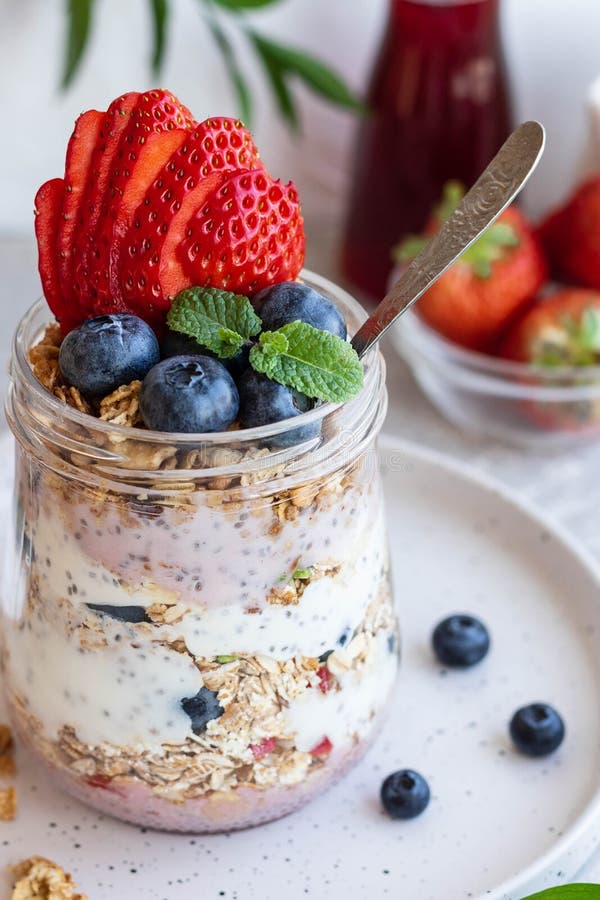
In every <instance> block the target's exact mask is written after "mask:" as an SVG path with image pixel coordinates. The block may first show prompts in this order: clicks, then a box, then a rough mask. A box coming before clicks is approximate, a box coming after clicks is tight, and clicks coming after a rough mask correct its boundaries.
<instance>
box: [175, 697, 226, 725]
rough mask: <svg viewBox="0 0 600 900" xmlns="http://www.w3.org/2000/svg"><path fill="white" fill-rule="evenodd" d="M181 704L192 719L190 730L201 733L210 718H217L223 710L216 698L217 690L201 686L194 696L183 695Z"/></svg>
mask: <svg viewBox="0 0 600 900" xmlns="http://www.w3.org/2000/svg"><path fill="white" fill-rule="evenodd" d="M181 706H182V708H183V711H184V713H186V714H187V715H188V716H189V717H190V719H191V720H192V731H193V732H194V734H201V733H202V732H203V731H206V726H207V725H208V723H209V722H210V721H212V719H218V718H219V716H222V715H223V713H224V712H225V710H224V709H223V707H222V706H221V704H220V703H219V701H218V700H217V691H209V689H208V688H207V687H201V688H200V690H199V691H198V693H197V694H196V696H195V697H184V698H183V700H182V701H181Z"/></svg>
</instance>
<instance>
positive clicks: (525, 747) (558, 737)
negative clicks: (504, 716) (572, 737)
mask: <svg viewBox="0 0 600 900" xmlns="http://www.w3.org/2000/svg"><path fill="white" fill-rule="evenodd" d="M510 736H511V738H512V739H513V742H514V744H515V746H516V748H517V749H518V750H520V751H521V753H525V754H526V755H527V756H547V755H548V754H549V753H553V752H554V751H555V750H556V749H557V748H558V747H560V745H561V744H562V742H563V739H564V736H565V723H564V722H563V720H562V718H561V717H560V715H559V714H558V713H557V712H556V710H555V709H554V708H553V707H552V706H550V705H549V704H548V703H530V704H529V706H522V707H521V709H518V710H517V711H516V713H515V714H514V716H513V717H512V719H511V720H510Z"/></svg>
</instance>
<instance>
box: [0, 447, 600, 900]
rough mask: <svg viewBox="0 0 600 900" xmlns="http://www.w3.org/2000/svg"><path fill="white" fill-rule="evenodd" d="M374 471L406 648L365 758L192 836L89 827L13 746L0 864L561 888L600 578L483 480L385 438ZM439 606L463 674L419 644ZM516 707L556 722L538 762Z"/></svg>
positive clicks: (103, 822)
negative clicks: (459, 615) (390, 805)
mask: <svg viewBox="0 0 600 900" xmlns="http://www.w3.org/2000/svg"><path fill="white" fill-rule="evenodd" d="M0 453H1V455H2V459H3V460H5V459H6V457H7V455H8V453H9V450H8V445H7V443H6V439H3V440H2V441H0ZM380 458H381V465H382V470H383V477H384V481H385V494H386V500H387V505H388V519H389V527H390V537H391V544H392V557H393V565H394V573H395V581H396V590H397V597H398V605H399V608H400V615H401V622H402V627H403V648H404V652H403V666H402V672H401V677H400V680H399V682H398V689H397V693H396V698H395V701H394V704H393V706H391V708H390V714H389V721H388V723H387V725H386V728H385V730H384V733H383V735H382V736H381V738H380V740H379V741H378V743H377V745H376V746H375V748H374V749H373V750H371V752H370V753H369V754H368V756H367V757H366V759H365V760H364V762H363V763H362V764H361V765H360V766H359V767H358V768H357V769H356V770H355V771H354V772H353V773H352V774H351V775H350V776H349V777H348V778H346V780H345V781H343V782H342V783H341V784H339V785H338V786H337V787H335V788H333V789H332V790H331V791H330V792H329V793H327V794H326V795H324V796H323V797H322V798H320V799H319V800H318V801H316V802H315V803H313V804H312V805H311V806H310V807H308V808H306V809H305V810H302V811H301V812H299V813H296V814H295V815H292V816H290V817H288V818H286V819H283V820H281V821H279V822H275V823H273V824H271V825H266V826H263V827H261V828H258V829H255V830H251V831H246V832H240V833H235V834H231V835H216V836H211V837H208V838H202V837H193V836H185V835H177V836H174V835H168V834H158V833H153V832H144V831H142V830H140V829H138V828H135V827H132V826H128V825H123V824H120V823H119V822H117V821H114V820H112V819H108V818H106V817H103V816H100V815H97V814H95V813H94V812H92V811H90V810H88V809H86V808H85V807H83V806H81V805H80V804H79V803H77V802H75V801H72V800H70V799H69V798H67V797H65V796H63V795H62V794H60V793H59V792H57V791H56V790H54V789H53V788H52V787H51V786H50V785H49V784H48V783H47V782H46V781H45V780H44V778H43V777H42V776H41V774H40V773H38V772H36V770H35V768H34V766H33V764H32V763H31V762H30V760H29V759H28V758H27V756H26V754H25V752H24V751H20V752H19V755H18V765H19V775H18V778H17V780H16V781H17V791H18V801H19V813H18V817H17V819H16V821H14V822H13V823H0V867H2V868H4V866H5V865H6V864H8V863H11V862H15V861H17V860H19V859H22V858H24V857H27V856H29V855H31V854H41V855H44V856H49V857H51V858H54V859H56V860H57V861H58V862H60V863H61V864H62V865H63V866H65V867H66V868H67V869H68V870H69V871H71V872H72V873H73V875H74V877H75V879H76V881H77V883H78V885H79V886H80V888H81V889H82V890H85V891H86V893H87V894H88V896H89V898H90V900H109V898H110V900H114V898H115V897H118V898H119V900H121V898H127V900H138V898H145V900H199V898H202V900H213V898H215V900H216V898H221V897H224V898H228V900H236V898H237V900H254V898H260V900H275V898H277V900H279V898H281V897H285V900H300V898H303V900H304V898H306V897H307V896H308V897H314V898H318V900H322V898H323V897H328V898H330V900H337V898H340V900H341V898H344V900H346V898H348V897H352V898H359V900H362V898H365V900H366V898H372V897H377V898H379V897H384V896H388V895H389V896H390V897H395V898H402V900H415V898H419V900H440V898H443V900H463V898H477V900H484V898H486V900H490V898H492V900H518V898H520V897H522V896H524V895H525V894H527V893H529V892H531V891H533V890H536V889H540V888H541V887H543V886H545V885H549V884H557V883H559V882H563V881H568V880H571V879H572V878H573V877H574V875H575V873H576V872H577V870H578V869H579V868H580V866H581V865H582V864H583V862H584V861H585V860H586V859H587V858H588V857H589V855H590V854H591V853H592V851H593V849H594V847H595V846H596V844H597V843H598V841H599V839H600V796H599V791H600V602H599V601H600V576H599V574H598V572H597V571H595V570H594V567H593V564H592V563H591V561H590V560H588V559H586V558H585V556H584V555H583V554H582V552H581V551H580V550H578V548H577V547H576V546H575V545H574V544H573V543H572V542H571V541H570V539H569V538H568V537H567V536H566V535H565V534H563V533H562V532H561V531H560V530H559V529H557V528H555V527H550V526H548V525H547V524H544V522H543V519H542V518H541V516H540V515H539V514H536V513H534V512H532V511H531V510H528V509H526V508H525V507H523V506H522V505H520V504H519V503H518V502H516V501H515V500H514V498H513V497H512V496H511V495H510V494H507V493H506V492H505V491H504V490H503V489H502V488H500V487H499V486H498V485H497V484H494V483H489V482H483V481H481V480H480V479H479V478H474V477H473V476H472V475H471V474H469V473H468V472H467V471H466V470H462V469H461V468H460V467H459V466H457V465H455V464H453V463H450V462H448V461H447V460H446V459H444V458H442V457H438V456H435V455H434V454H431V453H429V452H424V451H422V450H420V449H418V448H416V447H414V446H410V445H408V444H400V443H397V442H393V441H390V440H384V441H382V442H381V446H380ZM2 469H3V472H4V473H5V474H4V475H2V476H1V477H2V478H3V479H4V481H3V482H0V503H2V504H4V507H3V510H2V516H1V518H2V520H6V517H7V512H6V510H7V504H8V494H9V492H10V483H9V481H8V477H9V476H8V475H7V474H6V473H7V471H8V468H6V467H5V466H3V467H2ZM456 611H471V612H474V613H476V614H478V615H480V616H481V617H482V618H484V619H485V621H486V622H487V623H488V625H489V627H490V630H491V634H492V640H493V646H492V651H491V653H490V655H489V657H488V658H487V659H486V660H485V661H484V662H483V663H482V664H481V665H480V666H478V667H477V668H475V669H473V670H471V671H467V672H446V671H444V670H442V669H441V668H440V667H439V666H438V665H436V663H435V662H434V661H433V659H432V656H431V653H430V650H429V635H430V632H431V629H432V626H433V625H434V624H435V622H436V621H437V620H438V619H439V618H441V617H442V616H444V615H445V614H447V613H450V612H456ZM534 700H547V701H550V702H552V703H553V704H555V705H556V706H557V707H558V708H559V709H560V710H561V712H562V713H563V715H564V717H565V720H566V723H567V739H566V741H565V743H564V745H563V747H562V748H561V749H560V750H559V751H558V752H557V753H556V754H555V755H554V756H553V757H552V758H550V759H547V760H529V759H525V758H523V757H521V756H519V755H517V754H516V753H515V752H514V751H513V750H512V749H511V746H510V742H509V740H508V737H507V721H508V719H509V718H510V716H511V714H512V712H513V710H514V709H515V708H516V707H517V706H519V705H521V704H523V703H526V702H530V701H534ZM0 716H1V712H0ZM401 766H412V767H414V768H417V769H419V770H420V771H421V772H423V773H424V774H425V775H426V777H427V778H428V779H429V781H430V784H431V788H432V801H431V804H430V807H429V809H428V810H427V812H426V813H425V814H424V815H423V816H422V817H421V818H419V819H416V820H414V821H412V822H405V823H402V822H392V821H390V820H388V819H387V818H386V817H385V816H384V815H383V814H382V813H381V811H380V808H379V803H378V791H379V785H380V782H381V779H382V778H383V777H384V776H385V775H386V774H387V773H388V772H390V771H392V770H394V769H395V768H399V767H401ZM2 877H4V876H2ZM0 884H1V882H0ZM6 884H7V887H6V890H7V891H8V880H7V881H6ZM6 896H8V893H7V894H6Z"/></svg>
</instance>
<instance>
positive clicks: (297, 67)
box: [251, 32, 364, 111]
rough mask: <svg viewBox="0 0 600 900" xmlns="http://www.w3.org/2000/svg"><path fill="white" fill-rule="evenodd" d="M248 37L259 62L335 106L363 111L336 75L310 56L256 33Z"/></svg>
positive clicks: (355, 97) (362, 107)
mask: <svg viewBox="0 0 600 900" xmlns="http://www.w3.org/2000/svg"><path fill="white" fill-rule="evenodd" d="M251 38H252V40H253V42H254V45H255V47H256V49H257V50H258V52H259V53H260V55H261V58H262V59H263V61H265V60H268V61H269V62H270V64H271V65H272V66H274V67H275V68H276V69H277V70H278V71H279V72H280V73H281V74H282V75H292V76H295V77H296V78H299V79H300V80H301V81H303V82H304V84H306V85H307V87H309V88H310V89H311V90H313V91H314V92H315V93H316V94H319V95H320V96H321V97H324V98H325V99H326V100H330V101H331V102H332V103H335V104H336V105H337V106H343V107H346V108H347V109H352V110H354V111H363V110H364V105H363V103H362V102H361V101H360V100H359V98H358V97H357V96H356V95H355V94H354V93H353V92H352V91H351V90H350V88H349V87H348V86H347V85H346V84H345V83H344V81H343V80H342V79H341V78H340V76H339V75H338V74H337V73H336V72H334V71H333V69H330V68H329V67H328V66H326V65H324V64H323V63H322V62H321V61H320V60H318V59H316V58H315V57H314V56H309V54H307V53H304V52H303V51H302V50H298V49H296V48H295V47H288V46H284V45H283V44H278V43H276V42H275V41H271V40H269V39H268V38H265V37H263V36H262V35H259V34H257V33H256V32H252V33H251Z"/></svg>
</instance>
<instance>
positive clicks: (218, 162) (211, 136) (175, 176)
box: [111, 118, 260, 316]
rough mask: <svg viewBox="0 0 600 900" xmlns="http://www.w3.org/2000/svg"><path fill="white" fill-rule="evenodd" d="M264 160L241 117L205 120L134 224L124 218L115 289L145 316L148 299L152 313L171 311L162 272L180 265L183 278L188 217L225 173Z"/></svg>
mask: <svg viewBox="0 0 600 900" xmlns="http://www.w3.org/2000/svg"><path fill="white" fill-rule="evenodd" d="M258 165H260V162H259V157H258V150H257V149H256V147H255V146H254V142H253V140H252V136H251V135H250V132H249V131H248V130H247V129H246V128H244V126H243V125H242V124H241V122H238V121H236V120H235V119H225V118H219V119H207V120H206V121H205V122H202V123H201V124H200V125H199V126H198V127H197V128H196V129H195V130H194V131H193V133H192V134H190V136H189V139H188V140H186V141H185V142H184V143H183V144H182V145H181V147H180V148H179V149H178V150H177V151H176V152H175V153H174V154H173V155H172V157H171V158H170V160H169V162H168V163H167V164H166V165H165V166H164V167H163V169H162V170H161V172H160V173H159V176H158V177H157V178H156V180H155V181H154V183H153V184H152V186H151V187H150V189H149V190H148V192H147V193H146V196H145V197H144V200H143V203H140V206H139V208H138V209H137V210H136V212H135V215H134V216H133V221H132V223H131V225H130V227H129V229H128V230H126V231H125V229H124V228H123V223H121V222H119V224H118V226H117V231H118V232H119V233H120V234H121V235H122V236H121V237H120V238H117V240H116V242H115V243H113V248H112V251H111V287H112V289H113V293H114V294H115V295H116V296H117V297H119V299H121V298H122V299H123V301H124V302H125V304H126V305H128V306H130V305H131V306H132V307H133V308H135V309H137V311H138V312H139V314H140V315H144V312H143V311H144V309H145V307H147V306H148V304H150V305H151V306H152V310H151V312H150V315H151V316H152V315H155V316H156V315H157V313H158V311H160V310H167V309H168V308H169V306H170V299H169V294H168V293H165V292H164V291H163V289H162V287H161V280H160V278H159V272H162V271H163V269H165V268H167V269H168V268H169V267H170V266H171V265H174V266H175V267H176V268H177V269H178V274H179V277H181V276H180V268H179V266H178V264H177V261H176V260H175V254H174V250H175V248H176V247H177V245H178V243H179V242H180V240H181V239H182V238H183V237H184V236H185V225H186V223H187V221H188V219H189V218H190V216H191V215H192V213H193V212H194V211H195V210H196V209H198V207H199V206H201V205H202V204H203V203H204V202H205V199H206V197H207V196H208V194H209V193H210V192H211V191H212V190H213V189H214V188H215V187H216V186H217V185H219V184H221V182H222V180H223V177H224V173H226V172H228V171H232V170H234V171H235V170H237V169H243V168H247V167H249V166H253V167H256V166H258ZM202 182H206V183H205V184H204V183H202ZM209 184H210V190H209V191H207V187H208V185H209ZM167 236H168V237H167ZM176 282H177V279H176ZM186 283H189V282H186ZM119 288H120V290H119Z"/></svg>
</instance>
